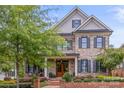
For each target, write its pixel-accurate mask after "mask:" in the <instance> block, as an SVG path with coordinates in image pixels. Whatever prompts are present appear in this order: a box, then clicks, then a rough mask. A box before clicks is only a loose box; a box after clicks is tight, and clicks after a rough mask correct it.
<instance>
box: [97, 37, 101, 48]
mask: <svg viewBox="0 0 124 93" xmlns="http://www.w3.org/2000/svg"><path fill="white" fill-rule="evenodd" d="M97 48H102V38H101V37H98V38H97Z"/></svg>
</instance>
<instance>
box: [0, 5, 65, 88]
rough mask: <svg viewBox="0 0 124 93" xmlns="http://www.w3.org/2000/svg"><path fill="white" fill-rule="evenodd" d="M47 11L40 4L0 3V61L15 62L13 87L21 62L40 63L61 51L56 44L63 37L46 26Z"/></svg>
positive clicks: (17, 77)
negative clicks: (16, 4)
mask: <svg viewBox="0 0 124 93" xmlns="http://www.w3.org/2000/svg"><path fill="white" fill-rule="evenodd" d="M47 12H48V10H47V11H46V10H43V9H42V8H41V7H40V6H0V63H1V62H2V63H4V65H3V67H5V64H6V65H7V66H8V63H9V64H13V63H15V64H16V73H17V75H16V79H17V87H19V71H20V70H19V66H21V64H23V62H25V61H26V60H28V61H29V63H30V64H36V65H37V66H40V65H41V64H43V62H44V58H45V57H47V56H53V55H61V53H60V51H58V50H57V49H56V47H57V45H61V44H62V43H64V39H63V38H62V37H61V36H59V35H58V34H57V32H56V31H54V30H53V29H48V26H49V21H48V18H47ZM10 66H11V65H10Z"/></svg>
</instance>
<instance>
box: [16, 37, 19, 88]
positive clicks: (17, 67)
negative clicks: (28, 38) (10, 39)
mask: <svg viewBox="0 0 124 93" xmlns="http://www.w3.org/2000/svg"><path fill="white" fill-rule="evenodd" d="M18 56H19V38H18V36H17V43H16V87H17V88H19V57H18Z"/></svg>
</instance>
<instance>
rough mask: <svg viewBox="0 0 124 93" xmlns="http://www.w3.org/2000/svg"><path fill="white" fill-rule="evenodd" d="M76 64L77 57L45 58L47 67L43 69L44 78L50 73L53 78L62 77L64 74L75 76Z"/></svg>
mask: <svg viewBox="0 0 124 93" xmlns="http://www.w3.org/2000/svg"><path fill="white" fill-rule="evenodd" d="M77 62H78V60H77V56H63V57H49V58H46V65H47V67H45V68H44V76H45V77H47V78H49V75H50V73H52V74H54V75H55V77H62V76H63V75H64V73H65V72H69V73H70V74H72V75H74V76H77V73H78V72H77V71H78V70H77V64H78V63H77Z"/></svg>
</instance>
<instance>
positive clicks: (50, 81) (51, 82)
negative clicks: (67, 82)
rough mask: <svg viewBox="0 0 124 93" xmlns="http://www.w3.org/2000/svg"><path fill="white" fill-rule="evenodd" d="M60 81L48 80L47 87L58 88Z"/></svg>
mask: <svg viewBox="0 0 124 93" xmlns="http://www.w3.org/2000/svg"><path fill="white" fill-rule="evenodd" d="M59 84H60V79H49V80H48V82H47V85H48V86H59Z"/></svg>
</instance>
